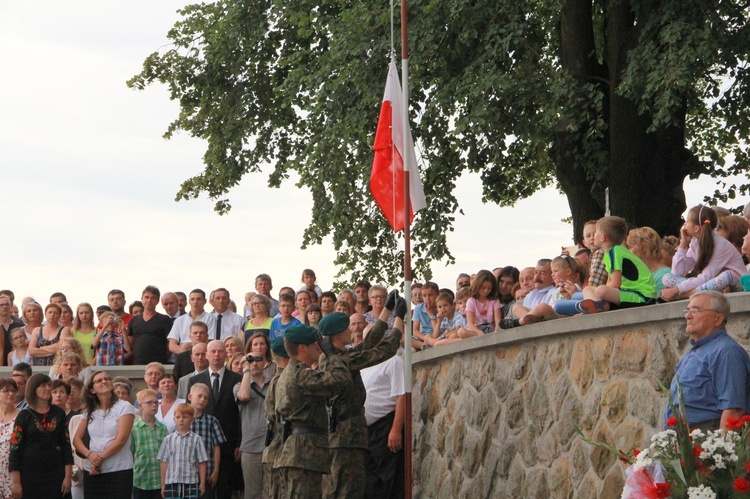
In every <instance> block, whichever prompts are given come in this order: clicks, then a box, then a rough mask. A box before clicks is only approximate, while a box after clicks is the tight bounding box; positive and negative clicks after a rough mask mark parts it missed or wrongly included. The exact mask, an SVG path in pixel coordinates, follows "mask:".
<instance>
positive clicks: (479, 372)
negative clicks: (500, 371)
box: [464, 355, 495, 392]
mask: <svg viewBox="0 0 750 499" xmlns="http://www.w3.org/2000/svg"><path fill="white" fill-rule="evenodd" d="M464 360H465V362H464V371H465V374H464V376H466V373H468V375H469V376H468V378H469V383H470V384H471V386H473V387H474V389H475V390H476V391H478V392H480V391H482V389H483V388H484V387H485V386H486V385H487V383H488V382H489V381H490V380H492V379H493V378H494V376H495V362H494V359H493V358H492V357H490V356H486V355H483V356H482V357H480V358H471V357H468V356H467V357H465V359H464Z"/></svg>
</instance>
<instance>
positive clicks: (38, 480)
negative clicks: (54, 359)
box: [8, 373, 73, 498]
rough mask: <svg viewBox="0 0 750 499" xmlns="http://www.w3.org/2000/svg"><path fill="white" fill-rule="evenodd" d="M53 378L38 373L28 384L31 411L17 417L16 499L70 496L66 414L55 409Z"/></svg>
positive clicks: (12, 451) (13, 459) (11, 463)
mask: <svg viewBox="0 0 750 499" xmlns="http://www.w3.org/2000/svg"><path fill="white" fill-rule="evenodd" d="M51 400H52V388H51V381H50V378H49V376H47V375H46V374H41V373H37V374H34V375H33V376H31V377H30V378H29V380H28V381H27V382H26V402H27V403H28V404H29V407H28V408H26V409H24V410H22V411H21V412H20V413H18V416H16V423H15V426H14V428H13V435H12V436H11V440H10V461H9V465H8V468H9V469H10V472H11V475H12V476H13V497H21V496H23V497H40V498H41V497H44V498H47V497H62V496H63V495H64V494H68V493H69V492H70V485H71V478H72V474H73V454H72V452H71V446H70V437H69V435H68V422H67V420H66V418H65V411H63V410H62V409H60V408H59V407H57V406H54V405H51Z"/></svg>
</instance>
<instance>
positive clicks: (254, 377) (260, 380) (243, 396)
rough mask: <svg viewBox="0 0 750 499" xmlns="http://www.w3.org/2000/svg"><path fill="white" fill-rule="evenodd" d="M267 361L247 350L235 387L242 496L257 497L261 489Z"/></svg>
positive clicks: (249, 498)
mask: <svg viewBox="0 0 750 499" xmlns="http://www.w3.org/2000/svg"><path fill="white" fill-rule="evenodd" d="M265 365H266V360H265V358H264V357H263V354H262V353H261V352H250V355H248V356H247V357H245V360H243V361H242V383H240V384H239V385H235V386H234V398H235V400H236V401H237V405H238V406H239V408H240V428H242V435H241V437H240V451H241V452H242V458H241V463H242V476H243V478H244V480H245V499H251V498H252V499H260V497H261V494H262V492H263V449H264V448H265V440H266V421H267V417H266V408H265V400H266V393H267V392H268V385H269V384H270V382H271V378H267V377H265V375H264V374H263V367H264V366H265Z"/></svg>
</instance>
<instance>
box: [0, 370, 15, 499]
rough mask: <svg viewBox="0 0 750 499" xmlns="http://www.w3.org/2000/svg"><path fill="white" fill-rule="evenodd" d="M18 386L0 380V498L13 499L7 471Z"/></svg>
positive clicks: (8, 380) (11, 480)
mask: <svg viewBox="0 0 750 499" xmlns="http://www.w3.org/2000/svg"><path fill="white" fill-rule="evenodd" d="M16 392H18V385H16V382H15V381H13V380H12V379H10V378H6V379H0V498H2V499H10V498H11V497H13V477H11V476H10V471H8V456H9V455H10V437H11V435H12V434H13V423H14V422H15V420H16V416H17V415H18V413H19V409H17V408H16V400H15V399H16Z"/></svg>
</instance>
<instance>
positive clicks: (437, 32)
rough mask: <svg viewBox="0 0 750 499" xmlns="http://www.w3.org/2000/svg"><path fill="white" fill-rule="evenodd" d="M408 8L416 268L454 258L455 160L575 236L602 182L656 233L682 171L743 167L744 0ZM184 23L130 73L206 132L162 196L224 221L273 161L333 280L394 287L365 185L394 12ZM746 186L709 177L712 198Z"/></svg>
mask: <svg viewBox="0 0 750 499" xmlns="http://www.w3.org/2000/svg"><path fill="white" fill-rule="evenodd" d="M409 9H410V10H409V38H410V47H409V52H410V75H411V81H410V101H411V108H410V118H411V122H412V128H413V134H414V137H415V140H416V141H417V142H418V148H419V150H420V153H421V157H422V159H423V163H422V164H421V165H420V167H421V175H422V180H423V184H424V190H425V195H426V197H427V204H428V207H427V209H425V210H422V211H421V212H420V213H419V214H418V215H417V218H416V220H415V223H414V225H413V228H412V234H413V237H414V242H413V265H414V267H415V272H416V273H417V275H420V276H422V277H426V278H429V276H430V271H429V264H430V262H432V261H435V260H441V259H447V261H448V262H451V261H452V258H453V257H452V255H451V253H450V250H449V248H448V247H447V244H446V233H447V232H449V231H451V230H452V224H453V223H454V221H455V216H456V214H457V213H459V212H460V208H459V203H458V200H457V199H456V197H455V195H454V188H455V185H456V180H457V179H458V178H459V176H461V175H462V174H463V173H464V172H466V171H468V172H472V173H474V174H478V175H480V177H481V180H482V184H483V200H484V201H487V202H493V203H497V204H499V205H502V206H509V205H512V204H513V203H515V202H516V201H518V200H519V199H522V198H525V197H528V196H530V195H531V194H533V193H534V192H536V191H538V190H539V189H541V188H543V187H545V186H547V185H551V184H554V185H557V186H558V187H559V188H561V189H562V190H563V192H565V194H566V196H567V198H568V202H569V205H570V208H571V213H572V215H573V222H574V235H575V237H576V238H577V239H580V236H581V231H582V226H583V223H584V222H585V221H587V220H589V219H591V218H597V217H599V216H601V215H602V214H603V213H604V208H605V206H604V203H605V201H604V189H605V188H607V187H609V199H610V208H611V211H612V213H613V214H616V215H620V216H623V217H625V218H626V219H627V220H628V221H630V222H631V223H633V224H635V225H649V226H651V227H653V228H654V229H656V230H657V231H658V232H660V233H662V234H666V233H676V232H677V230H678V228H679V226H680V223H681V222H680V215H681V214H682V212H683V211H684V209H685V199H684V193H683V190H682V183H683V181H684V179H685V178H686V177H688V176H689V177H693V178H694V177H697V176H698V175H701V174H708V175H712V176H714V177H716V178H717V179H723V178H726V177H727V176H732V175H739V174H741V175H747V172H748V168H747V166H748V150H747V144H746V143H745V139H746V137H748V135H750V133H749V132H750V120H749V119H748V112H747V109H748V103H749V102H750V97H749V96H750V92H748V85H750V73H749V70H748V67H747V54H748V49H750V31H749V29H750V28H748V26H747V22H746V18H747V16H748V13H749V11H750V7H748V4H742V3H739V2H736V1H735V2H732V1H723V0H716V1H706V0H597V1H594V2H592V1H591V0H563V1H558V0H530V1H528V2H518V1H510V0H496V1H486V0H485V1H481V0H480V1H477V0H454V1H451V2H445V1H444V0H413V1H411V2H410V3H409ZM179 14H180V19H179V20H178V21H177V22H176V24H175V25H174V27H173V28H172V29H171V30H170V31H169V35H168V36H169V38H170V40H171V42H172V43H171V44H170V46H168V47H167V48H166V49H164V50H161V51H159V52H156V53H153V54H151V55H149V56H148V57H147V58H146V60H145V62H144V65H143V70H142V71H141V72H140V73H139V74H138V75H136V76H134V77H133V78H132V79H131V80H130V81H128V85H129V86H131V87H132V88H137V89H143V88H145V87H146V86H148V85H149V84H152V83H154V82H161V83H164V84H166V85H167V86H168V88H169V90H170V92H171V98H172V99H176V100H178V101H179V103H180V107H181V111H180V113H179V116H178V117H177V118H175V120H174V121H173V122H172V123H171V124H170V126H169V128H168V130H167V131H166V134H165V136H166V137H170V136H171V135H172V134H173V133H176V132H179V131H185V132H188V133H190V134H191V135H193V136H195V137H199V138H202V139H205V140H206V142H207V149H206V153H205V155H204V157H203V160H204V163H205V170H204V171H203V173H201V174H200V175H197V176H195V177H192V178H190V179H187V180H185V181H184V182H183V183H182V186H181V189H180V191H179V192H178V194H177V199H178V200H179V199H184V200H187V199H191V198H195V197H197V196H199V195H200V194H201V193H206V194H207V195H208V196H209V197H210V198H211V199H214V200H215V201H216V210H217V211H218V212H219V213H225V212H227V211H228V210H229V209H230V208H231V206H230V203H229V200H228V195H229V193H230V190H231V188H232V187H234V186H236V185H237V184H238V182H239V181H240V179H242V177H243V176H244V175H245V174H246V173H248V172H255V171H267V172H269V176H268V184H269V186H271V187H278V186H279V185H280V184H281V182H283V181H286V180H288V179H289V178H290V176H292V175H293V174H295V177H296V178H298V179H299V180H298V182H297V186H298V187H300V188H306V189H309V190H310V192H311V193H312V197H313V204H314V209H313V211H312V217H311V222H310V225H309V227H308V228H307V229H306V230H305V232H304V234H303V237H302V245H303V247H306V246H307V245H310V244H319V243H321V242H322V241H323V239H324V238H326V237H327V236H331V237H332V240H333V244H334V247H335V249H336V251H337V255H336V259H335V262H334V263H336V264H337V265H338V266H339V269H340V273H339V277H341V276H344V279H347V280H348V279H358V278H371V279H377V280H379V281H383V282H394V281H396V280H397V279H398V276H399V275H400V274H401V261H402V260H401V258H400V257H401V252H400V251H399V249H398V245H397V240H396V239H395V238H394V237H393V234H392V232H391V231H390V228H389V227H388V225H387V223H386V222H385V219H384V218H383V217H382V216H381V215H380V213H379V212H378V210H377V207H376V205H375V203H374V202H373V201H372V198H371V196H370V194H369V191H368V188H367V186H368V179H369V174H370V167H371V164H372V142H373V137H374V132H375V127H376V124H377V118H378V110H379V106H380V101H381V98H382V93H383V88H384V85H385V79H386V73H387V68H388V57H389V46H390V35H389V28H390V19H389V15H390V12H389V5H388V4H387V3H383V4H382V5H376V4H373V3H371V2H357V1H347V0H338V1H332V0H316V1H314V2H313V1H310V0H294V1H291V0H273V1H271V0H231V1H229V0H223V1H216V2H211V3H201V4H195V5H190V6H188V7H186V8H184V9H183V10H181V11H179ZM397 16H398V13H397ZM397 20H398V17H397ZM396 29H397V30H398V23H397V28H396ZM726 158H730V159H731V160H732V161H726ZM749 187H750V186H749V185H748V184H747V183H745V184H742V185H734V184H729V185H726V184H723V185H720V187H719V188H717V192H716V193H715V196H714V197H716V198H718V199H721V200H722V201H726V200H727V199H731V198H734V197H735V196H736V195H737V194H738V193H742V194H744V193H747V192H748V188H749ZM498 225H500V224H498Z"/></svg>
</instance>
